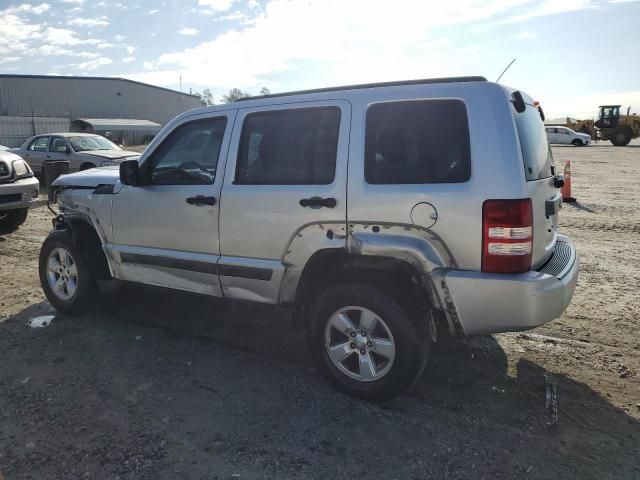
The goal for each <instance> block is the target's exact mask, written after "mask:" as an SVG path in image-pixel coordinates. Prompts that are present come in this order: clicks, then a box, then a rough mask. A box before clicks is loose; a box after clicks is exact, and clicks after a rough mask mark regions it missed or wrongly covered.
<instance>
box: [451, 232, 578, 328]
mask: <svg viewBox="0 0 640 480" xmlns="http://www.w3.org/2000/svg"><path fill="white" fill-rule="evenodd" d="M578 270H579V260H578V255H577V253H576V249H575V247H574V246H573V244H572V243H571V242H570V241H569V239H568V238H567V237H564V236H558V241H557V243H556V248H555V250H554V253H553V255H552V256H551V258H550V259H549V260H548V261H547V262H546V263H545V265H544V266H543V267H541V268H540V269H539V270H538V271H530V272H526V273H518V274H499V273H483V272H468V271H460V270H454V271H451V272H449V273H447V274H446V275H445V282H446V285H447V288H448V290H449V294H450V296H451V300H452V302H453V304H454V306H455V309H456V312H457V317H458V320H459V322H460V324H461V327H462V329H463V331H464V334H465V335H479V334H487V333H498V332H512V331H518V330H528V329H530V328H534V327H537V326H539V325H542V324H544V323H547V322H550V321H551V320H553V319H555V318H558V317H559V316H560V315H562V312H564V310H565V309H566V308H567V306H568V305H569V303H570V302H571V299H572V297H573V292H574V291H575V288H576V283H577V281H578Z"/></svg>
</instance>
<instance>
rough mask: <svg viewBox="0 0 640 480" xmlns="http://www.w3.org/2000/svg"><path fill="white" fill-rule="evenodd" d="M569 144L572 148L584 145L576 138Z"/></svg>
mask: <svg viewBox="0 0 640 480" xmlns="http://www.w3.org/2000/svg"><path fill="white" fill-rule="evenodd" d="M571 143H572V144H573V146H574V147H581V146H583V145H584V143H582V140H579V139H577V138H576V139H574V140H573V141H572V142H571Z"/></svg>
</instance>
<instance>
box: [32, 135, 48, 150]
mask: <svg viewBox="0 0 640 480" xmlns="http://www.w3.org/2000/svg"><path fill="white" fill-rule="evenodd" d="M48 143H49V137H38V138H36V139H35V140H34V141H33V142H31V143H30V144H29V147H27V150H30V151H32V152H44V151H46V150H47V145H48Z"/></svg>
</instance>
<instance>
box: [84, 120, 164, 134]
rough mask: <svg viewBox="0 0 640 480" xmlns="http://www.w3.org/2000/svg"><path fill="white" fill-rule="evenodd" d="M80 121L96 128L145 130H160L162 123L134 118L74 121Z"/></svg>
mask: <svg viewBox="0 0 640 480" xmlns="http://www.w3.org/2000/svg"><path fill="white" fill-rule="evenodd" d="M75 122H80V123H84V124H87V125H89V126H90V127H91V128H93V129H94V130H129V131H132V130H144V131H156V132H159V131H160V129H161V128H162V125H160V124H159V123H155V122H152V121H150V120H137V119H134V118H76V119H75V120H74V121H73V123H75Z"/></svg>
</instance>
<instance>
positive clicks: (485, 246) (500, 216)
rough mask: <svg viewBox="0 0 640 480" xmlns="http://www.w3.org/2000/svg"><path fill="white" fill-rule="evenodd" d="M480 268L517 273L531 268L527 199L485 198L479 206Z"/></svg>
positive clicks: (530, 221)
mask: <svg viewBox="0 0 640 480" xmlns="http://www.w3.org/2000/svg"><path fill="white" fill-rule="evenodd" d="M482 231H483V235H482V271H483V272H493V273H521V272H528V271H529V269H530V268H531V249H532V248H533V210H532V207H531V199H529V198H525V199H522V200H487V201H486V202H484V205H483V206H482Z"/></svg>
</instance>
